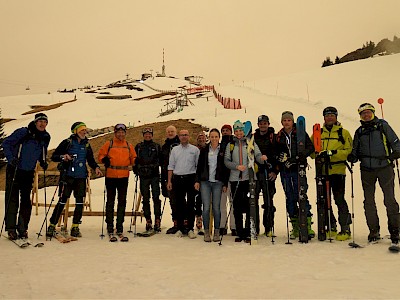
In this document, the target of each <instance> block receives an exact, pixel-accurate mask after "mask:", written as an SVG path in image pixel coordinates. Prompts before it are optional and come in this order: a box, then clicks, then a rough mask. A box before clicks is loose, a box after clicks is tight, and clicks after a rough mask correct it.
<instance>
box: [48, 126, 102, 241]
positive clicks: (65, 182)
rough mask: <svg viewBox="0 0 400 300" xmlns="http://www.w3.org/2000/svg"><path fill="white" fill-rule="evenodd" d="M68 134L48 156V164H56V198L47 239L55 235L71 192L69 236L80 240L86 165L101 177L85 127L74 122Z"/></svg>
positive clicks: (86, 172) (86, 174) (86, 175)
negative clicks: (73, 199)
mask: <svg viewBox="0 0 400 300" xmlns="http://www.w3.org/2000/svg"><path fill="white" fill-rule="evenodd" d="M71 133H72V135H71V136H70V137H69V138H67V139H65V140H63V141H62V142H61V143H60V144H59V145H58V147H57V148H56V150H55V151H54V152H53V155H52V156H51V160H52V161H54V162H59V165H58V169H59V170H60V185H59V197H60V198H59V200H58V203H57V205H56V207H55V208H54V210H53V214H52V216H51V218H50V225H49V227H48V228H47V232H46V235H47V236H48V237H52V236H53V235H54V234H55V228H56V224H57V222H58V220H59V219H60V216H61V213H62V211H63V209H64V206H65V204H66V202H67V200H68V198H69V197H70V196H71V194H72V192H74V197H75V211H74V217H73V219H72V226H71V236H74V237H81V236H82V234H81V232H80V230H79V224H81V219H82V214H83V204H84V203H83V198H84V197H85V195H86V179H87V177H88V170H87V168H86V162H87V163H88V164H89V166H90V167H91V168H92V169H93V170H94V171H95V173H96V175H97V176H102V175H103V173H102V172H101V171H100V167H99V166H98V164H97V163H96V161H95V159H94V156H93V150H92V147H91V146H90V144H89V140H88V138H87V137H86V124H85V123H83V122H75V123H74V124H72V126H71Z"/></svg>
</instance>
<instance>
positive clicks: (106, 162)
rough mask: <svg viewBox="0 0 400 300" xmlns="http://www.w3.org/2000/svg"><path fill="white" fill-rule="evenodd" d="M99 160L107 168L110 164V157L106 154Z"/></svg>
mask: <svg viewBox="0 0 400 300" xmlns="http://www.w3.org/2000/svg"><path fill="white" fill-rule="evenodd" d="M101 162H102V163H103V164H104V166H105V167H106V168H109V167H110V166H111V162H110V158H109V157H108V156H104V157H103V159H102V160H101Z"/></svg>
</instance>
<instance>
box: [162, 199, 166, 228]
mask: <svg viewBox="0 0 400 300" xmlns="http://www.w3.org/2000/svg"><path fill="white" fill-rule="evenodd" d="M166 201H167V197H164V203H163V207H162V210H161V216H160V226H161V221H162V217H163V214H164V209H165V202H166Z"/></svg>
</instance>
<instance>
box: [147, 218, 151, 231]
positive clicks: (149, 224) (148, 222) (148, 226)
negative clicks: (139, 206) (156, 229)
mask: <svg viewBox="0 0 400 300" xmlns="http://www.w3.org/2000/svg"><path fill="white" fill-rule="evenodd" d="M151 230H153V225H152V220H151V219H147V220H146V231H151Z"/></svg>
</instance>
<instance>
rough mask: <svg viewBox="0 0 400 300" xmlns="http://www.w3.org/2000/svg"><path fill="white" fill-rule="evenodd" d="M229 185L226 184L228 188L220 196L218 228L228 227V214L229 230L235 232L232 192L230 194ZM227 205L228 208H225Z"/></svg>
mask: <svg viewBox="0 0 400 300" xmlns="http://www.w3.org/2000/svg"><path fill="white" fill-rule="evenodd" d="M231 191H232V190H231V183H230V182H229V183H228V188H227V189H226V192H225V193H224V192H222V194H221V205H220V207H221V222H220V228H227V225H228V219H227V218H228V214H229V226H230V229H231V230H232V229H234V230H236V225H235V216H234V213H233V204H232V192H231ZM228 203H229V208H227V204H228Z"/></svg>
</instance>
